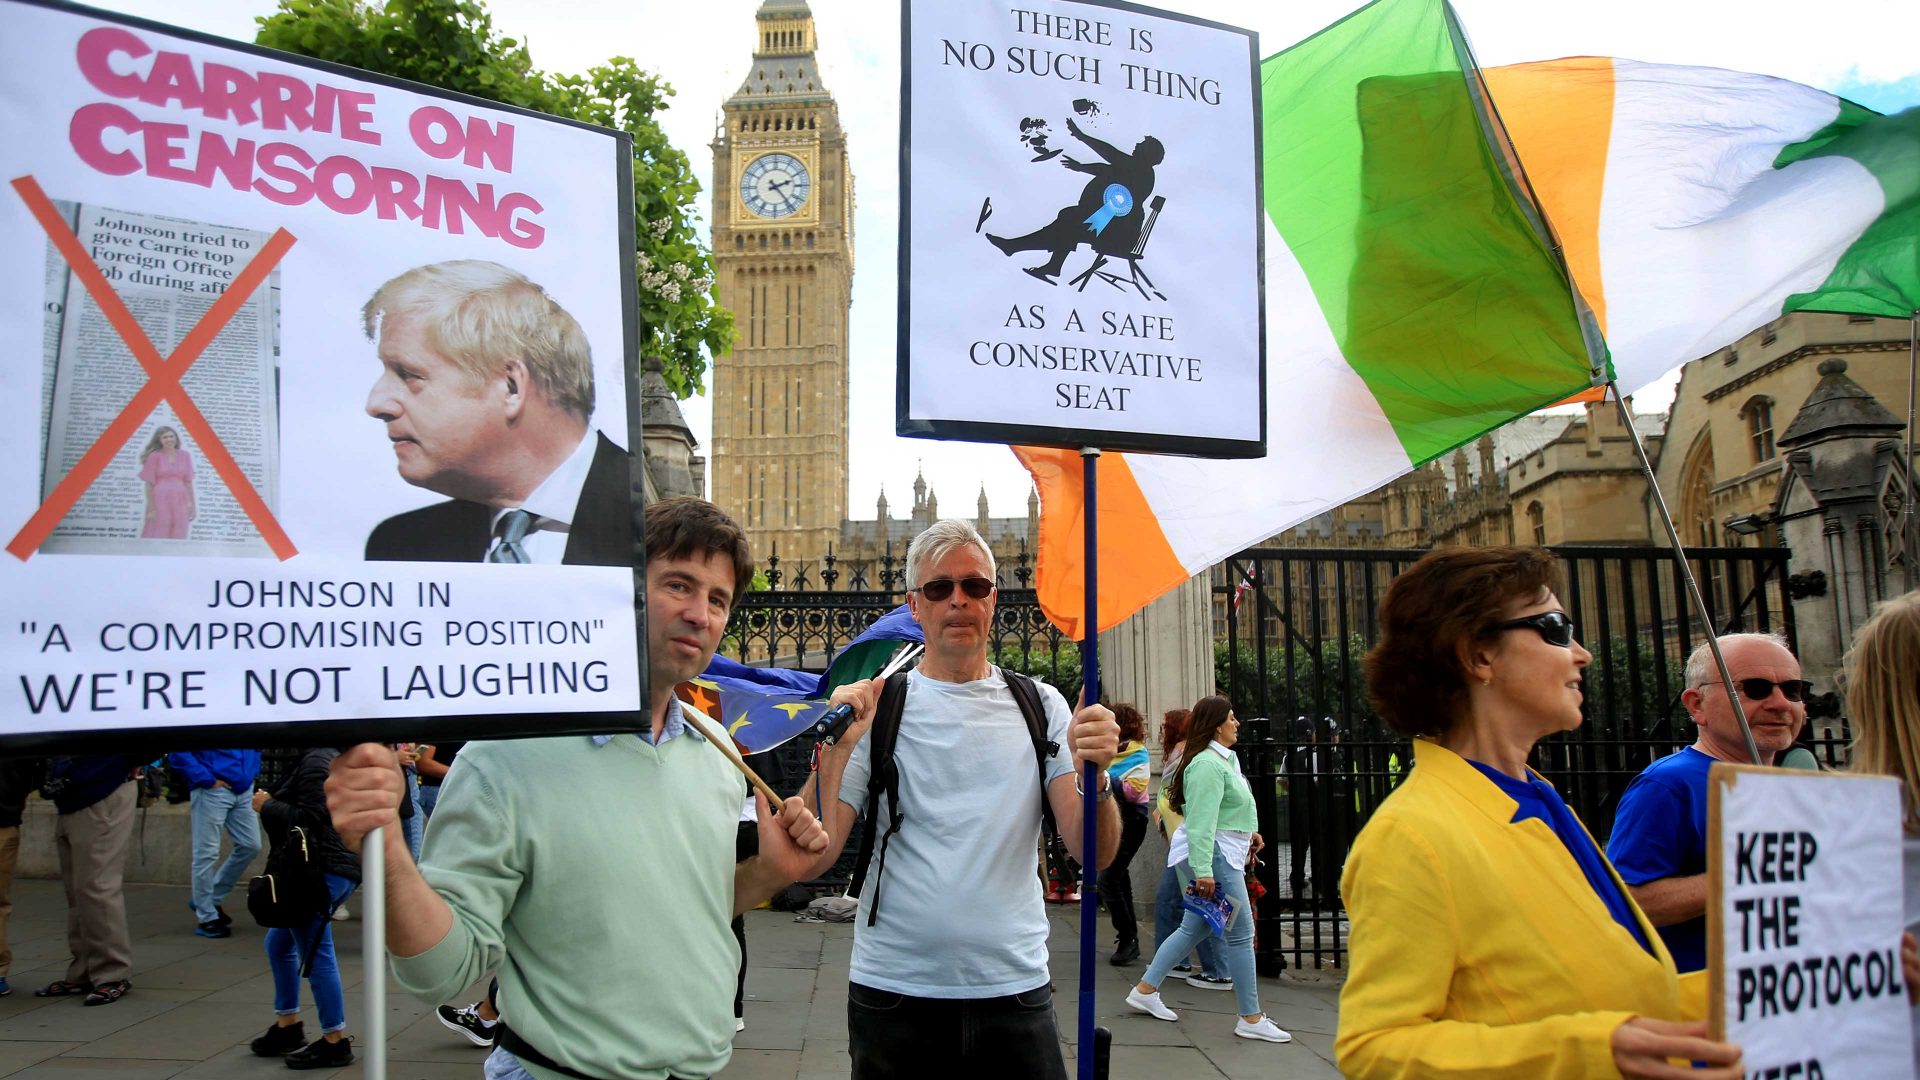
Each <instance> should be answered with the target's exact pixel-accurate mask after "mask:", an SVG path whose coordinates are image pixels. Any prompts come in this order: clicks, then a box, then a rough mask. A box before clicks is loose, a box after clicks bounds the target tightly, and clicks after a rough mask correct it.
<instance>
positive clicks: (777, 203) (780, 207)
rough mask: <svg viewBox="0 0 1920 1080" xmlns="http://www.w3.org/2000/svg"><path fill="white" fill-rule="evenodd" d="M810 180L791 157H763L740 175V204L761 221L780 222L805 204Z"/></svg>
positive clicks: (810, 185) (789, 155) (801, 166)
mask: <svg viewBox="0 0 1920 1080" xmlns="http://www.w3.org/2000/svg"><path fill="white" fill-rule="evenodd" d="M812 189H813V178H812V177H810V176H808V175H807V167H806V166H805V165H802V164H800V161H799V159H798V158H795V157H793V156H792V155H791V154H764V155H762V156H760V157H758V158H755V159H754V161H753V164H751V165H748V166H747V171H746V172H744V173H741V174H740V201H741V202H742V203H743V204H745V205H746V208H747V209H749V210H751V211H753V212H754V213H756V214H758V215H760V216H761V217H764V218H783V217H786V216H788V215H789V214H792V213H795V212H797V211H798V210H799V209H800V208H801V207H802V206H805V205H806V204H807V193H808V192H809V191H811V190H812Z"/></svg>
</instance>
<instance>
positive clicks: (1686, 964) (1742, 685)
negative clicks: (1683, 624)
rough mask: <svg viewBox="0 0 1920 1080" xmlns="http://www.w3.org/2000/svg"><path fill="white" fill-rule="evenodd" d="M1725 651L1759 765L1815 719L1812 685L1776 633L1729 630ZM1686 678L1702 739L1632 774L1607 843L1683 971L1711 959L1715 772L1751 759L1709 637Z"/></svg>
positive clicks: (1622, 875) (1771, 760) (1623, 877)
mask: <svg viewBox="0 0 1920 1080" xmlns="http://www.w3.org/2000/svg"><path fill="white" fill-rule="evenodd" d="M1720 651H1721V652H1722V653H1723V654H1724V655H1725V656H1726V658H1727V668H1728V670H1729V671H1731V672H1732V673H1733V684H1734V686H1735V687H1736V688H1738V689H1739V691H1740V708H1741V710H1742V711H1743V712H1745V713H1746V716H1747V724H1748V726H1749V727H1751V728H1752V729H1753V741H1754V744H1755V745H1756V746H1758V747H1759V749H1760V757H1761V762H1760V764H1762V765H1771V764H1773V763H1774V759H1775V757H1776V756H1778V755H1779V754H1781V753H1784V752H1785V751H1786V750H1787V748H1788V747H1791V746H1792V745H1793V740H1794V739H1795V738H1796V737H1797V736H1798V735H1799V734H1800V728H1801V727H1802V726H1803V725H1805V724H1806V722H1807V706H1806V700H1807V691H1808V689H1809V686H1808V684H1807V682H1806V681H1805V680H1803V679H1801V678H1800V661H1798V660H1796V659H1794V656H1793V653H1791V652H1789V651H1788V650H1787V643H1786V639H1784V638H1782V637H1780V636H1779V635H1778V634H1728V635H1726V636H1724V637H1722V638H1721V639H1720ZM1686 679H1687V689H1686V691H1685V692H1684V693H1683V694H1682V695H1681V697H1680V700H1681V701H1682V702H1683V703H1685V705H1686V707H1687V714H1688V715H1689V716H1691V717H1692V718H1693V722H1694V723H1695V724H1696V725H1697V726H1698V727H1699V729H1700V735H1699V738H1697V739H1696V740H1695V741H1694V744H1693V745H1692V746H1689V747H1686V748H1685V749H1683V750H1681V751H1680V752H1678V753H1675V754H1669V755H1667V756H1666V757H1663V758H1661V759H1660V760H1658V761H1656V762H1654V763H1653V764H1651V765H1649V766H1647V768H1646V771H1644V772H1642V773H1641V774H1640V775H1639V776H1636V777H1634V780H1633V783H1632V784H1631V785H1629V786H1628V787H1627V793H1626V794H1625V795H1623V796H1621V798H1620V809H1619V811H1618V812H1617V813H1616V814H1615V815H1614V819H1613V836H1612V837H1611V839H1609V840H1608V842H1607V858H1608V859H1611V860H1612V861H1613V865H1614V868H1615V869H1617V870H1619V871H1620V878H1621V880H1623V881H1625V882H1626V883H1627V887H1628V889H1629V890H1630V891H1631V892H1632V893H1633V898H1634V900H1635V901H1636V902H1638V903H1639V905H1640V907H1641V909H1642V910H1644V911H1645V912H1646V913H1647V918H1648V919H1650V920H1652V922H1653V924H1654V925H1655V926H1657V927H1659V928H1660V936H1661V937H1662V938H1664V939H1665V940H1666V943H1667V950H1668V951H1669V952H1671V953H1672V954H1673V962H1674V966H1675V967H1677V968H1679V969H1680V970H1681V971H1683V972H1686V971H1698V970H1701V969H1702V968H1705V967H1706V966H1707V917H1706V916H1707V770H1708V769H1709V768H1711V767H1712V765H1713V763H1714V762H1716V761H1730V762H1735V763H1740V764H1751V763H1752V759H1751V758H1750V757H1749V756H1748V754H1747V743H1746V739H1745V737H1744V736H1742V735H1741V734H1740V721H1739V719H1738V718H1737V717H1736V716H1734V713H1733V706H1732V704H1731V703H1730V702H1728V700H1727V692H1726V690H1724V689H1723V688H1722V685H1721V682H1720V672H1719V669H1718V668H1717V666H1716V665H1715V664H1714V662H1713V651H1712V648H1711V646H1710V645H1707V644H1702V645H1701V646H1700V647H1699V648H1697V649H1695V650H1693V655H1692V656H1690V657H1688V658H1687V669H1686Z"/></svg>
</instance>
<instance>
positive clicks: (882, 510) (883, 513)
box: [874, 484, 887, 521]
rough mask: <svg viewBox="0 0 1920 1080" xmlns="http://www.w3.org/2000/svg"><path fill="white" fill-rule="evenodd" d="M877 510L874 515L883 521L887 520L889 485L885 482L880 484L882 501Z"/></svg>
mask: <svg viewBox="0 0 1920 1080" xmlns="http://www.w3.org/2000/svg"><path fill="white" fill-rule="evenodd" d="M876 510H877V512H876V513H875V514H874V517H876V518H877V519H879V520H881V521H885V520H887V485H885V484H881V485H880V502H879V504H878V506H877V507H876Z"/></svg>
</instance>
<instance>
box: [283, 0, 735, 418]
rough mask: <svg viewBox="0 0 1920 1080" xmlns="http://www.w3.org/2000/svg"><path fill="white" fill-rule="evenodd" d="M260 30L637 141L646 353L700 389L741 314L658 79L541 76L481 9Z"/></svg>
mask: <svg viewBox="0 0 1920 1080" xmlns="http://www.w3.org/2000/svg"><path fill="white" fill-rule="evenodd" d="M257 21H258V22H259V24H260V32H259V33H258V34H257V35H256V36H255V40H256V41H257V42H258V43H259V44H261V45H265V46H267V47H269V48H274V49H281V50H283V51H286V52H292V53H299V54H300V55H302V56H311V57H314V58H316V59H320V60H329V61H332V62H334V63H338V64H346V65H349V66H351V67H357V68H362V69H365V70H367V71H373V72H378V73H380V74H383V75H391V76H395V77H398V78H403V79H411V80H413V81H415V82H422V83H427V84H429V85H431V86H437V87H440V88H442V89H445V90H454V91H458V92H460V93H463V94H471V95H473V96H474V97H479V98H486V99H487V100H489V101H497V102H501V103H503V104H507V105H516V106H519V107H521V108H524V109H532V110H534V111H537V112H544V113H550V114H552V115H554V116H564V117H568V118H570V119H574V120H582V121H585V122H587V123H590V124H598V125H600V126H602V127H607V128H613V129H615V130H618V131H624V132H627V133H628V134H630V135H632V136H633V209H634V232H635V236H634V242H635V248H636V250H637V251H638V255H637V257H636V271H637V272H636V275H635V276H636V278H637V280H638V284H639V289H638V297H639V313H640V322H641V336H640V342H641V351H642V353H643V354H645V355H657V356H659V357H661V359H662V360H663V361H664V362H665V365H666V377H667V382H668V384H669V385H671V386H672V387H673V389H674V391H675V392H676V393H677V394H679V395H680V396H681V397H683V398H684V397H687V396H689V395H691V394H695V393H698V392H700V390H701V389H702V381H703V378H704V375H705V372H706V365H707V361H706V355H710V354H718V353H720V352H722V351H724V350H725V349H726V348H727V347H728V346H729V344H730V343H731V342H732V339H733V316H732V314H731V313H730V312H728V311H726V310H724V309H722V308H720V307H719V306H717V305H716V303H715V302H714V293H713V267H712V264H711V262H710V261H709V258H708V252H707V250H706V247H705V246H704V245H703V244H702V243H701V241H700V239H699V238H698V237H697V236H696V235H695V233H694V228H693V222H694V217H695V203H694V200H695V199H696V198H698V197H699V194H700V183H699V181H698V180H697V179H696V178H695V176H694V172H693V168H692V166H691V164H689V162H688V161H687V156H686V155H685V154H683V153H681V152H680V151H679V150H677V149H675V148H674V147H673V145H672V144H671V143H669V142H668V141H667V137H666V134H665V133H664V132H663V131H661V129H660V125H659V123H658V121H657V119H656V117H657V115H658V113H659V112H660V111H662V110H664V109H665V108H666V107H667V99H668V98H669V97H672V96H673V89H672V88H671V87H669V86H668V85H667V84H666V83H665V82H662V81H661V80H660V78H659V76H657V75H654V74H652V73H650V72H647V71H643V70H641V69H640V67H639V65H637V64H635V63H634V62H633V61H632V60H631V59H628V58H626V57H614V58H613V59H611V60H608V61H607V62H606V63H604V64H601V65H599V66H597V67H594V68H592V69H590V70H588V71H587V73H586V74H585V75H552V74H548V73H546V72H543V71H540V70H538V69H536V68H535V67H534V66H533V61H532V59H531V57H530V56H529V55H528V53H527V48H526V46H525V45H524V44H523V43H521V42H520V41H518V40H516V39H514V38H511V37H506V36H503V35H502V34H501V33H500V32H499V31H497V30H496V29H494V26H493V18H492V16H490V15H489V14H488V13H487V10H486V7H485V6H484V5H483V4H481V3H480V0H386V2H385V3H384V4H383V5H376V4H373V3H369V2H368V0H280V6H279V10H277V11H276V12H274V13H273V14H272V15H267V16H262V17H261V18H260V19H258V20H257ZM703 348H704V349H705V350H706V354H703V353H702V349H703Z"/></svg>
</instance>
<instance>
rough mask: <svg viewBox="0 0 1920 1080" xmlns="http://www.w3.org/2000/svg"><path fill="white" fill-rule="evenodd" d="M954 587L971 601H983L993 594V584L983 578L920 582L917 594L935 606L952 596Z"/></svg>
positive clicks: (942, 579)
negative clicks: (957, 587)
mask: <svg viewBox="0 0 1920 1080" xmlns="http://www.w3.org/2000/svg"><path fill="white" fill-rule="evenodd" d="M955 585H958V586H960V591H961V592H963V593H966V594H967V597H968V599H971V600H985V599H986V598H987V597H988V596H990V595H992V593H993V582H992V581H991V580H989V579H987V578H983V577H970V578H961V579H959V580H958V581H956V580H954V579H953V578H950V577H939V578H934V579H933V580H932V581H927V582H922V583H921V585H920V589H919V592H920V595H921V596H924V597H926V598H927V599H929V600H932V601H933V602H934V603H936V604H937V603H939V602H940V601H942V600H945V599H946V598H947V597H949V596H952V595H953V587H954V586H955Z"/></svg>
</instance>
